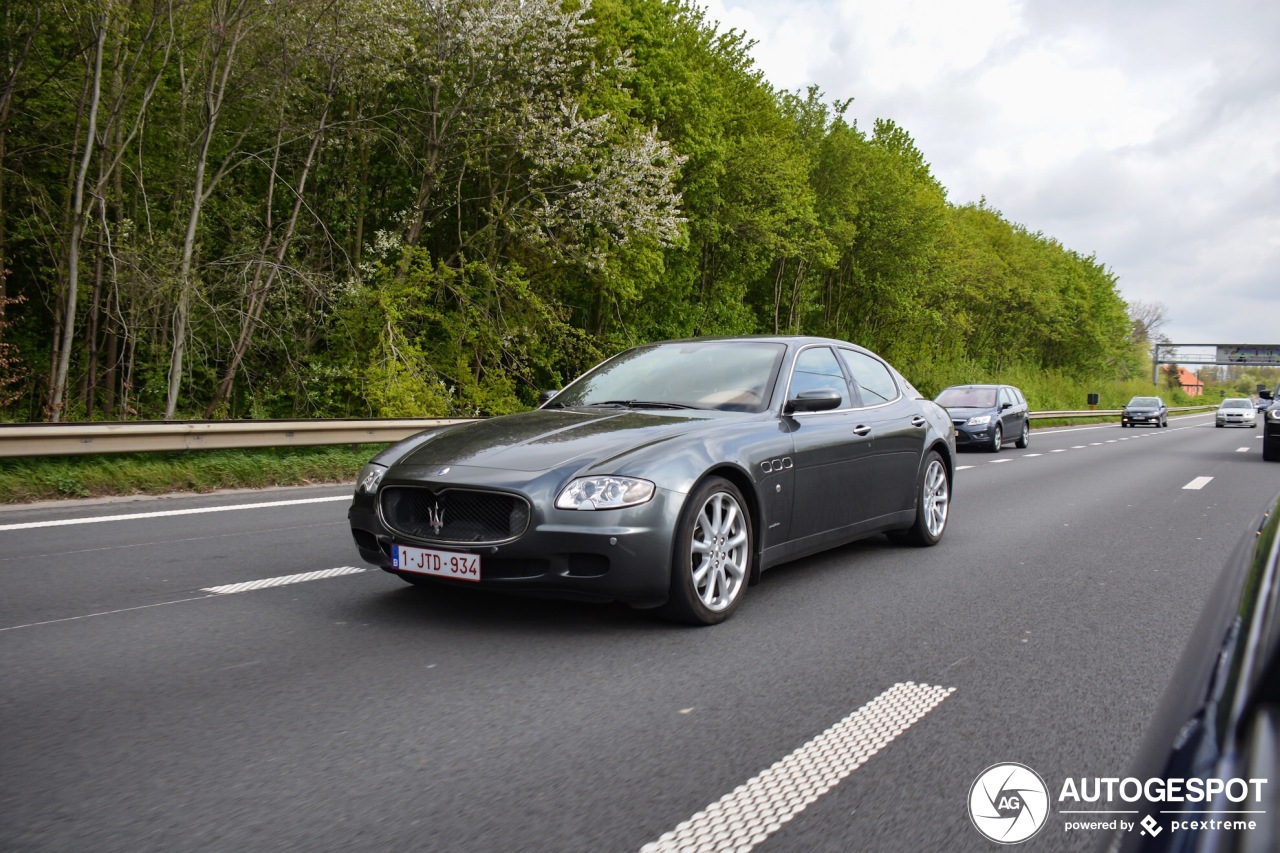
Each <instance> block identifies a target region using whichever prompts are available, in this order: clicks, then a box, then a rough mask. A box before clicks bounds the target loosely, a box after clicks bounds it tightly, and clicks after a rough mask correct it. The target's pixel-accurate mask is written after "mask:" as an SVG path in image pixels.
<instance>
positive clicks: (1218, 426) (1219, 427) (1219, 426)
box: [1214, 423, 1222, 429]
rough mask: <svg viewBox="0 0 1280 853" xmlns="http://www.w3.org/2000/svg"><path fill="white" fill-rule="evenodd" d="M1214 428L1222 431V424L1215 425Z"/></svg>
mask: <svg viewBox="0 0 1280 853" xmlns="http://www.w3.org/2000/svg"><path fill="white" fill-rule="evenodd" d="M1214 426H1215V427H1217V428H1218V429H1222V424H1219V423H1215V424H1214Z"/></svg>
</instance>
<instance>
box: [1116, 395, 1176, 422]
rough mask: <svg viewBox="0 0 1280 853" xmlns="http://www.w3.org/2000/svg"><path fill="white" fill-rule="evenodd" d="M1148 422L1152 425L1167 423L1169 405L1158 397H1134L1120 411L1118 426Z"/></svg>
mask: <svg viewBox="0 0 1280 853" xmlns="http://www.w3.org/2000/svg"><path fill="white" fill-rule="evenodd" d="M1138 424H1150V425H1151V426H1154V427H1167V426H1168V425H1169V407H1168V406H1166V405H1165V404H1164V400H1162V399H1160V398H1159V397H1134V398H1133V399H1132V400H1130V401H1129V402H1127V403H1125V404H1124V408H1123V409H1122V410H1121V411H1120V426H1122V427H1131V426H1137V425H1138Z"/></svg>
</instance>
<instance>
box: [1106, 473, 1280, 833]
mask: <svg viewBox="0 0 1280 853" xmlns="http://www.w3.org/2000/svg"><path fill="white" fill-rule="evenodd" d="M1157 707H1158V709H1159V710H1158V711H1157V714H1156V716H1155V718H1153V719H1152V721H1151V723H1150V724H1149V726H1148V727H1147V731H1146V734H1145V736H1144V737H1143V741H1142V746H1141V747H1140V749H1139V751H1138V754H1137V757H1136V758H1135V760H1134V764H1133V766H1132V767H1131V768H1130V772H1129V774H1128V776H1127V777H1126V781H1127V780H1129V779H1133V780H1137V782H1138V785H1140V786H1141V787H1138V786H1131V788H1130V790H1131V791H1132V792H1133V793H1135V794H1136V795H1137V796H1136V799H1126V800H1124V801H1121V800H1120V799H1119V798H1117V799H1116V800H1115V803H1114V804H1113V805H1112V806H1111V807H1112V808H1117V809H1127V810H1136V813H1134V814H1132V817H1130V818H1129V819H1128V820H1129V823H1130V825H1131V826H1133V825H1134V824H1136V826H1133V828H1132V829H1130V830H1129V831H1128V832H1119V833H1117V834H1116V835H1114V836H1112V837H1111V839H1110V843H1109V844H1107V845H1106V847H1105V848H1104V849H1107V850H1112V851H1131V853H1137V851H1143V853H1156V852H1157V851H1184V852H1185V853H1190V851H1224V853H1225V851H1255V850H1256V851H1274V850H1280V497H1277V498H1276V499H1275V500H1273V501H1272V502H1271V504H1270V506H1269V507H1268V508H1267V510H1266V512H1265V513H1264V514H1263V515H1262V517H1261V519H1258V520H1257V521H1256V522H1255V523H1253V524H1251V525H1250V526H1249V529H1248V531H1247V533H1246V534H1245V536H1244V537H1243V538H1242V539H1241V541H1240V544H1239V545H1238V546H1237V547H1236V549H1235V550H1234V552H1233V553H1232V555H1231V557H1230V559H1229V560H1228V561H1227V564H1226V567H1225V569H1224V570H1223V572H1222V574H1221V576H1220V577H1219V578H1218V581H1217V583H1216V584H1215V585H1214V587H1213V592H1212V594H1211V597H1210V599H1209V601H1208V603H1207V604H1206V605H1205V607H1204V609H1203V610H1202V611H1201V613H1200V618H1199V620H1198V621H1197V623H1196V626H1195V629H1194V630H1193V632H1192V635H1191V639H1190V641H1189V642H1188V643H1187V645H1186V648H1185V649H1184V651H1183V653H1182V657H1181V659H1180V660H1179V662H1178V664H1177V667H1176V668H1175V669H1174V674H1173V677H1172V678H1171V679H1170V680H1169V684H1168V686H1167V687H1166V688H1165V692H1164V695H1163V696H1162V698H1161V700H1160V704H1159V705H1158V706H1157ZM1147 780H1155V783H1154V784H1147ZM1214 780H1217V782H1216V783H1215V781H1214ZM1252 780H1266V781H1265V782H1264V783H1263V784H1254V782H1253V781H1252ZM1175 783H1176V788H1175V787H1173V785H1174V784H1175ZM1218 783H1221V784H1222V787H1223V788H1224V789H1225V790H1222V791H1221V792H1215V794H1216V796H1215V797H1214V798H1213V799H1209V800H1206V799H1205V796H1206V794H1207V793H1208V792H1209V790H1210V789H1211V788H1212V787H1216V786H1217V784H1218ZM1119 790H1121V791H1124V790H1125V789H1124V787H1123V785H1122V786H1121V788H1120V789H1119ZM1139 791H1140V792H1141V793H1140V794H1138V792H1139ZM1100 807H1102V808H1105V806H1100ZM1175 821H1176V822H1177V824H1176V825H1175V823H1174V822H1175ZM1250 827H1252V828H1250Z"/></svg>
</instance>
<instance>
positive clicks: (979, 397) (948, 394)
mask: <svg viewBox="0 0 1280 853" xmlns="http://www.w3.org/2000/svg"><path fill="white" fill-rule="evenodd" d="M934 402H935V403H937V404H938V405H939V406H942V407H943V408H945V409H989V408H991V407H992V406H994V405H995V404H996V389H994V388H947V389H946V390H944V391H943V392H942V393H941V394H939V395H938V399H936V400H934Z"/></svg>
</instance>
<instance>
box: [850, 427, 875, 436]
mask: <svg viewBox="0 0 1280 853" xmlns="http://www.w3.org/2000/svg"><path fill="white" fill-rule="evenodd" d="M869 432H871V427H869V426H867V425H866V424H858V425H857V426H856V427H854V428H853V434H854V435H866V434H868V433H869Z"/></svg>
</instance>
